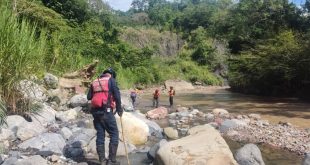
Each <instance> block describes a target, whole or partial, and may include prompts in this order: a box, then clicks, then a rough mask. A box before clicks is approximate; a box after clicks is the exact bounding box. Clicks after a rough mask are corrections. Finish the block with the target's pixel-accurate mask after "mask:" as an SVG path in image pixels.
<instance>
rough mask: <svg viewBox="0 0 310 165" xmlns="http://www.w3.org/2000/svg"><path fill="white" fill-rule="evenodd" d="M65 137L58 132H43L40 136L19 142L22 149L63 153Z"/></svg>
mask: <svg viewBox="0 0 310 165" xmlns="http://www.w3.org/2000/svg"><path fill="white" fill-rule="evenodd" d="M65 145H66V141H65V139H64V138H63V137H62V136H61V135H60V134H56V133H43V134H41V135H39V136H36V137H33V138H31V139H28V140H26V141H24V142H23V143H21V144H19V145H18V147H19V148H20V149H24V150H26V149H36V150H39V151H51V152H53V153H55V154H62V151H63V149H64V146H65Z"/></svg>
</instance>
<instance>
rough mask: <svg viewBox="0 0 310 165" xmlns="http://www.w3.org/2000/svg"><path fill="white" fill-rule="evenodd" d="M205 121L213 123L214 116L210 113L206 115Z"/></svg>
mask: <svg viewBox="0 0 310 165" xmlns="http://www.w3.org/2000/svg"><path fill="white" fill-rule="evenodd" d="M206 120H207V122H213V121H214V115H213V114H211V113H207V114H206Z"/></svg>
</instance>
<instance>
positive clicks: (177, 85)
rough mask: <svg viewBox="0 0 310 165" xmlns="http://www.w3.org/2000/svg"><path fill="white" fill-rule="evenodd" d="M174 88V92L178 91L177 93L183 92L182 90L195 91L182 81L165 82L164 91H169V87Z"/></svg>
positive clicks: (190, 85) (189, 84) (191, 86)
mask: <svg viewBox="0 0 310 165" xmlns="http://www.w3.org/2000/svg"><path fill="white" fill-rule="evenodd" d="M171 86H172V87H174V90H176V91H177V90H179V91H183V90H192V89H195V87H194V86H193V85H192V84H191V83H189V82H186V81H184V80H167V81H165V87H166V89H169V87H171Z"/></svg>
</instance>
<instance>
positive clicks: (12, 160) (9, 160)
mask: <svg viewBox="0 0 310 165" xmlns="http://www.w3.org/2000/svg"><path fill="white" fill-rule="evenodd" d="M17 160H18V159H17V158H15V157H10V158H7V159H5V161H4V162H3V163H2V164H1V165H13V164H14V165H15V163H16V162H17Z"/></svg>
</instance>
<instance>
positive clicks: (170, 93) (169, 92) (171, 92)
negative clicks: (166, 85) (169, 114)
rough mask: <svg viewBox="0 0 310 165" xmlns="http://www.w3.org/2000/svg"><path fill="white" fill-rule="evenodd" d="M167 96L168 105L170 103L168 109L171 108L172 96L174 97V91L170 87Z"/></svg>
mask: <svg viewBox="0 0 310 165" xmlns="http://www.w3.org/2000/svg"><path fill="white" fill-rule="evenodd" d="M168 94H169V103H170V107H172V106H173V96H174V95H175V90H174V89H173V87H172V86H170V90H169V91H168Z"/></svg>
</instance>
